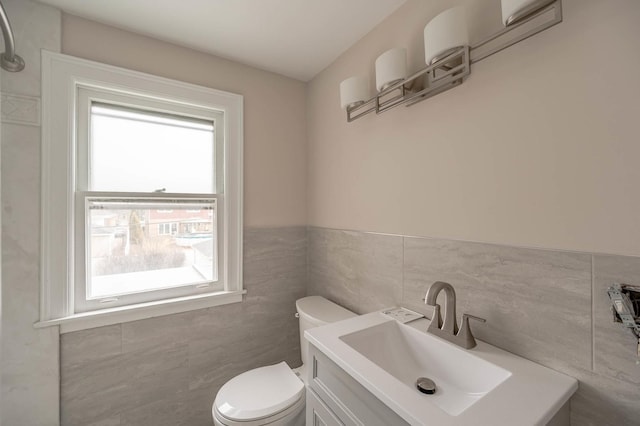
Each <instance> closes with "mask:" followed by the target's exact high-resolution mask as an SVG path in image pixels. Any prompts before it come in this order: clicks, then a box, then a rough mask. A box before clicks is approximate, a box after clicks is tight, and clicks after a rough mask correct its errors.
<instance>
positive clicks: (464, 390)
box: [340, 321, 511, 416]
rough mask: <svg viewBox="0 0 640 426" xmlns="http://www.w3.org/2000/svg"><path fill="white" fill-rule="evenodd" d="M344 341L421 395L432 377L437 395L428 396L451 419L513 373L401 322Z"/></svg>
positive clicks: (385, 323) (394, 322) (369, 329)
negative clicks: (421, 385) (422, 381)
mask: <svg viewBox="0 0 640 426" xmlns="http://www.w3.org/2000/svg"><path fill="white" fill-rule="evenodd" d="M340 340H342V341H343V342H345V343H346V344H347V345H349V346H350V347H352V348H353V349H355V350H356V351H358V352H359V353H360V354H362V355H363V356H364V357H366V358H367V359H369V360H370V361H371V362H373V363H374V364H376V365H377V366H378V367H380V368H382V369H383V370H384V371H386V372H387V373H389V374H390V375H392V376H393V377H395V378H396V379H397V380H399V381H400V382H401V383H403V384H404V385H406V386H407V387H409V388H411V389H412V390H413V391H414V392H416V393H420V392H419V391H418V389H417V387H416V381H417V379H418V378H419V377H427V378H429V379H431V380H432V381H433V382H435V385H436V392H435V393H434V394H432V395H429V396H428V399H429V401H430V402H432V403H433V404H435V405H437V406H438V407H440V408H441V409H442V410H444V411H446V412H447V413H449V414H450V415H452V416H457V415H458V414H460V413H462V412H463V411H464V410H466V409H467V408H469V407H471V406H472V405H473V404H475V403H476V402H477V401H478V400H480V399H481V398H482V397H483V396H485V395H487V394H488V393H489V392H490V391H491V390H493V389H494V388H495V387H496V386H499V385H500V384H501V383H502V382H504V381H505V380H506V379H507V378H508V377H509V376H510V375H511V372H509V371H507V370H505V369H504V368H500V367H498V366H496V365H494V364H491V363H489V362H487V361H485V360H483V359H481V358H478V357H476V356H473V355H471V353H470V352H468V351H465V350H464V349H460V348H457V347H455V346H453V345H451V344H449V343H447V342H444V341H442V340H440V339H438V338H437V337H433V336H431V335H428V334H425V333H423V332H420V331H418V330H415V329H413V328H411V327H407V326H403V325H401V324H399V323H398V322H396V321H388V322H384V323H382V324H378V325H376V326H373V327H370V328H366V329H363V330H360V331H356V332H354V333H350V334H346V335H344V336H340Z"/></svg>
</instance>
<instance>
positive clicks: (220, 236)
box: [74, 191, 233, 313]
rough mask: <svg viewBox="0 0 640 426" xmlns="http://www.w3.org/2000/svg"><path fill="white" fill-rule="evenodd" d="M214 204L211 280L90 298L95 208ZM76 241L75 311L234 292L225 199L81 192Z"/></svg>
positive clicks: (188, 195)
mask: <svg viewBox="0 0 640 426" xmlns="http://www.w3.org/2000/svg"><path fill="white" fill-rule="evenodd" d="M203 202H204V203H212V205H213V206H214V208H215V212H216V213H215V220H214V226H215V227H216V246H215V247H214V251H215V257H216V258H215V263H216V265H217V268H216V270H215V272H216V273H215V275H214V276H213V279H211V280H206V279H205V280H202V281H194V282H192V283H189V284H185V285H176V286H169V287H164V288H157V289H149V290H145V291H139V292H131V293H129V294H118V295H114V296H104V297H94V298H91V297H89V283H90V279H91V278H90V274H91V270H90V267H89V265H90V262H91V253H90V247H89V244H88V243H89V241H88V239H89V238H90V235H91V223H90V220H91V219H90V210H91V207H92V205H96V204H101V205H108V206H110V208H114V209H115V208H118V207H121V208H123V209H125V208H126V209H131V208H137V209H149V208H154V207H164V208H167V209H173V210H174V211H175V210H178V209H179V208H182V209H185V210H186V209H187V208H190V209H193V208H194V207H195V206H200V205H201V204H202V203H203ZM75 204H76V242H75V252H76V253H75V259H76V260H75V266H76V267H75V288H74V296H75V297H74V299H75V303H74V304H75V306H74V309H75V312H76V313H81V312H87V311H93V310H97V309H105V308H114V307H119V306H126V305H132V304H138V303H144V302H152V301H157V300H163V299H171V298H176V297H184V296H190V295H198V294H203V293H210V292H216V291H231V290H233V289H232V288H229V286H228V285H227V280H226V268H225V267H224V263H223V262H224V260H225V253H224V245H223V244H224V241H225V230H224V216H223V211H224V209H223V207H222V206H223V204H224V197H223V196H221V195H209V194H193V195H191V194H165V193H158V194H153V195H150V194H147V193H105V192H90V191H85V192H79V193H77V194H76V202H75Z"/></svg>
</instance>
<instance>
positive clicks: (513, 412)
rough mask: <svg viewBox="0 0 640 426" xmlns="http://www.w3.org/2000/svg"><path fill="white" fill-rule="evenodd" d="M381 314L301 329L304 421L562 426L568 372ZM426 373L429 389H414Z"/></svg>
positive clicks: (569, 390) (571, 384) (570, 389)
mask: <svg viewBox="0 0 640 426" xmlns="http://www.w3.org/2000/svg"><path fill="white" fill-rule="evenodd" d="M428 325H429V321H428V320H426V319H420V320H416V321H413V322H410V323H408V324H402V323H400V322H398V321H396V320H394V319H391V318H389V317H388V316H386V315H383V314H382V313H380V312H374V313H371V314H367V315H363V316H359V317H355V318H352V319H348V320H345V321H340V322H337V323H334V324H329V325H327V326H324V327H318V328H315V329H312V330H308V331H307V332H305V338H306V339H307V340H308V341H309V343H310V345H309V353H308V358H307V360H306V361H307V362H308V366H309V368H308V370H307V379H308V382H307V383H308V388H307V412H306V416H307V421H306V423H307V425H326V426H330V425H367V426H376V425H380V426H386V425H425V426H428V425H432V426H436V425H437V426H454V425H455V426H478V425H491V426H501V425H504V426H513V425H514V424H518V425H521V426H527V425H531V426H538V425H539V426H544V425H553V426H559V425H565V424H567V425H568V421H569V416H568V401H569V398H570V397H571V395H573V393H574V392H575V391H576V389H577V387H578V385H577V380H575V379H574V378H572V377H569V376H566V375H564V374H560V373H558V372H556V371H553V370H550V369H548V368H546V367H543V366H541V365H538V364H535V363H533V362H531V361H529V360H526V359H523V358H521V357H518V356H516V355H513V354H511V353H509V352H506V351H503V350H501V349H498V348H496V347H494V346H492V345H489V344H487V343H484V342H481V341H478V345H477V346H476V347H475V348H473V349H470V350H465V349H462V348H459V347H457V346H455V345H453V344H451V343H449V342H447V341H445V340H443V339H441V338H439V337H436V336H433V335H431V334H429V333H427V332H426V330H427V327H428ZM422 377H426V378H428V379H429V380H431V381H432V382H433V383H434V384H435V393H432V394H425V393H421V392H420V391H418V389H417V387H416V381H417V380H418V379H419V378H422Z"/></svg>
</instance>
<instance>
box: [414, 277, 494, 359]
mask: <svg viewBox="0 0 640 426" xmlns="http://www.w3.org/2000/svg"><path fill="white" fill-rule="evenodd" d="M442 290H444V296H445V298H444V300H445V307H444V321H442V315H441V314H440V305H438V304H437V303H436V299H437V298H438V294H440V292H441V291H442ZM424 303H425V304H426V305H429V306H433V315H432V317H431V324H430V325H429V327H428V328H427V331H428V332H429V333H431V334H435V335H436V336H438V337H441V338H443V339H445V340H447V341H449V342H451V343H453V344H455V345H458V346H460V347H463V348H465V349H471V348H473V347H475V346H476V339H475V338H474V337H473V333H471V327H469V319H475V320H478V321H480V322H485V321H486V320H485V319H484V318H479V317H476V316H473V315H469V314H463V315H462V328H460V329H458V322H457V320H456V291H455V290H454V289H453V286H452V285H451V284H449V283H445V282H442V281H436V282H435V283H433V284H431V285H430V286H429V288H428V289H427V294H426V295H425V296H424Z"/></svg>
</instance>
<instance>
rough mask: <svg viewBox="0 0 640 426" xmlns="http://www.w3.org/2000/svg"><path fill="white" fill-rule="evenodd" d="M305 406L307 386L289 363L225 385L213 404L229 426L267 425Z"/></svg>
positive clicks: (240, 377) (267, 368)
mask: <svg viewBox="0 0 640 426" xmlns="http://www.w3.org/2000/svg"><path fill="white" fill-rule="evenodd" d="M300 405H304V383H303V382H302V381H301V380H300V379H299V378H298V376H296V374H295V373H294V372H293V371H292V370H291V368H289V366H288V365H287V363H286V362H281V363H279V364H275V365H270V366H267V367H260V368H256V369H253V370H249V371H246V372H244V373H242V374H240V375H238V376H236V377H234V378H233V379H231V380H229V381H228V382H227V383H225V384H224V385H223V386H222V388H220V391H219V392H218V395H217V396H216V399H215V401H214V403H213V408H214V415H216V416H217V417H219V418H220V420H222V422H223V423H225V424H228V425H233V424H242V425H244V426H249V425H251V424H264V421H263V422H259V420H261V419H262V420H265V419H268V422H269V423H271V422H272V421H275V418H274V419H270V418H271V417H274V416H275V417H277V418H282V417H285V416H287V415H289V414H290V413H291V412H295V411H296V409H297V408H299V406H300Z"/></svg>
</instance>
